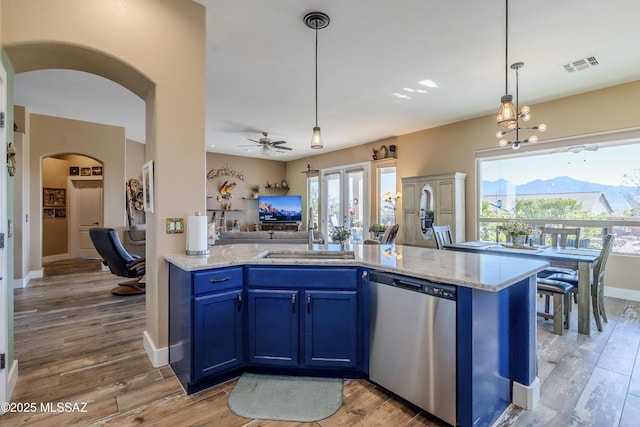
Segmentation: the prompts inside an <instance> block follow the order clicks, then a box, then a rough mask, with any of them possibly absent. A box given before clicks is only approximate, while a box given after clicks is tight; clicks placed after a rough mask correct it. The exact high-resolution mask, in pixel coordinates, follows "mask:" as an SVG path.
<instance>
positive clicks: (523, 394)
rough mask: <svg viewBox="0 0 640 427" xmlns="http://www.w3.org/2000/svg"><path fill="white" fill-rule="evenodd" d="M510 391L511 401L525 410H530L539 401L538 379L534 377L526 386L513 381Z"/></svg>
mask: <svg viewBox="0 0 640 427" xmlns="http://www.w3.org/2000/svg"><path fill="white" fill-rule="evenodd" d="M512 391H513V393H512V398H511V403H513V404H514V405H516V406H519V407H520V408H523V409H526V410H527V411H532V410H534V409H535V408H536V406H537V405H538V402H539V401H540V379H539V378H538V377H536V379H535V380H533V382H532V383H531V385H528V386H527V385H522V384H520V383H518V382H516V381H514V382H513V390H512Z"/></svg>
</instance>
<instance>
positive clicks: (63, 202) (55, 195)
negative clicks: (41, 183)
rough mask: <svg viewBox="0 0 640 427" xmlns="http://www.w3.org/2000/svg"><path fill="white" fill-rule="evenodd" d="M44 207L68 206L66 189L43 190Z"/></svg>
mask: <svg viewBox="0 0 640 427" xmlns="http://www.w3.org/2000/svg"><path fill="white" fill-rule="evenodd" d="M42 206H44V207H60V208H63V207H65V206H67V190H66V189H64V188H43V189H42Z"/></svg>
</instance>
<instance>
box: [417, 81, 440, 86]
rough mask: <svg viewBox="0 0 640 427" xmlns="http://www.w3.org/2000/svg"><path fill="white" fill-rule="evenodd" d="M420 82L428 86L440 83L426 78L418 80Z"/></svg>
mask: <svg viewBox="0 0 640 427" xmlns="http://www.w3.org/2000/svg"><path fill="white" fill-rule="evenodd" d="M418 84H419V85H422V86H426V87H438V85H437V84H436V82H434V81H433V80H429V79H426V80H420V81H419V82H418Z"/></svg>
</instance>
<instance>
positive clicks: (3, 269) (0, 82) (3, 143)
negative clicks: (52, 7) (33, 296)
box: [0, 63, 13, 414]
mask: <svg viewBox="0 0 640 427" xmlns="http://www.w3.org/2000/svg"><path fill="white" fill-rule="evenodd" d="M6 89H7V73H6V71H5V69H4V67H3V66H2V64H1V63H0V112H1V113H2V114H3V116H4V117H3V118H2V122H3V124H2V126H1V127H0V158H2V159H6V158H7V126H8V125H9V124H8V123H7V116H6V114H7V96H6V94H7V90H6ZM2 164H3V170H2V171H0V194H2V196H0V277H1V279H0V354H1V355H2V361H3V364H4V366H1V367H0V402H8V401H9V398H10V397H11V396H10V395H11V390H8V384H7V371H8V370H9V366H11V365H12V364H13V360H8V359H9V357H11V358H13V355H11V354H7V350H8V348H9V316H10V313H13V308H12V309H11V310H9V301H13V299H12V298H9V294H8V293H9V292H12V291H13V288H12V286H11V285H10V279H12V278H9V277H7V244H8V242H7V239H8V233H9V225H8V221H7V203H8V201H7V191H6V190H7V178H6V176H7V170H6V168H5V167H4V166H5V165H6V163H5V162H4V161H3V163H2ZM2 413H3V411H2V409H0V414H2Z"/></svg>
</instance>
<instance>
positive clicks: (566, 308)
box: [536, 278, 577, 335]
mask: <svg viewBox="0 0 640 427" xmlns="http://www.w3.org/2000/svg"><path fill="white" fill-rule="evenodd" d="M575 286H577V285H572V284H571V283H567V282H563V281H561V280H552V279H548V278H538V279H537V290H538V293H539V294H542V295H543V296H544V297H545V311H544V312H540V311H538V312H537V313H536V314H537V315H538V316H540V317H543V318H545V319H553V333H554V334H556V335H562V330H563V329H569V319H570V317H569V312H570V308H571V292H572V291H573V289H574V288H575ZM549 298H553V314H550V313H549Z"/></svg>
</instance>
